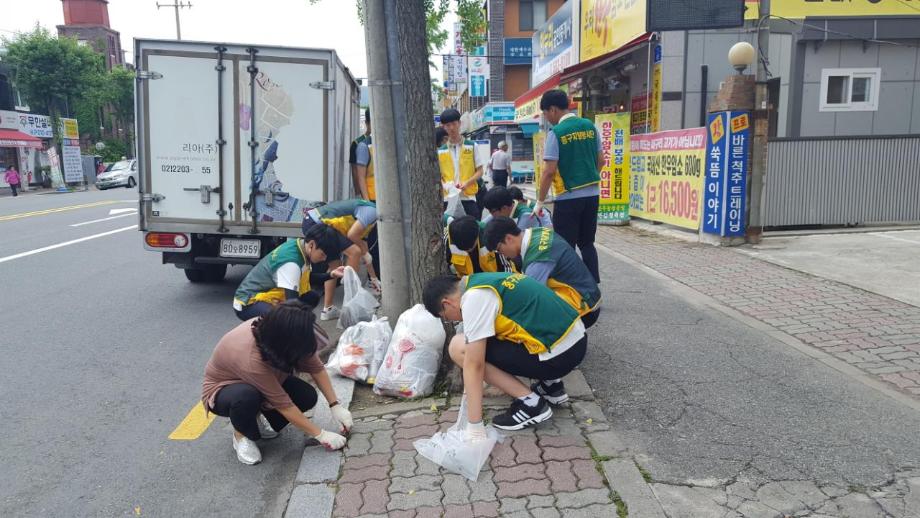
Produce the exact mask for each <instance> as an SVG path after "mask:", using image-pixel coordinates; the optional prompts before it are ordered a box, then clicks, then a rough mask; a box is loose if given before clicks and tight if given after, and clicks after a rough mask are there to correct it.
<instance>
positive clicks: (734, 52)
mask: <svg viewBox="0 0 920 518" xmlns="http://www.w3.org/2000/svg"><path fill="white" fill-rule="evenodd" d="M728 62H729V63H731V65H732V67H734V69H735V70H737V71H738V74H743V73H744V70H745V69H746V68H747V67H749V66H751V65H753V64H754V46H753V45H751V44H750V43H748V42H746V41H739V42H738V43H735V44H734V45H732V48H731V49H729V50H728Z"/></svg>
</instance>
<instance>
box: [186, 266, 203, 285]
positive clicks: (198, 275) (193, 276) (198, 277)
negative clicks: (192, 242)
mask: <svg viewBox="0 0 920 518" xmlns="http://www.w3.org/2000/svg"><path fill="white" fill-rule="evenodd" d="M183 271H184V272H185V278H186V279H188V280H189V281H191V282H196V283H197V282H204V281H205V271H204V270H199V269H198V268H185V269H184V270H183Z"/></svg>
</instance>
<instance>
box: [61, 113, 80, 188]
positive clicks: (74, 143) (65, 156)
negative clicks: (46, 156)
mask: <svg viewBox="0 0 920 518" xmlns="http://www.w3.org/2000/svg"><path fill="white" fill-rule="evenodd" d="M61 165H62V166H63V169H64V181H65V182H67V183H74V182H82V181H83V161H82V159H81V158H80V127H79V125H78V124H77V119H64V118H62V119H61Z"/></svg>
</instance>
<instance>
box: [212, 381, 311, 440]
mask: <svg viewBox="0 0 920 518" xmlns="http://www.w3.org/2000/svg"><path fill="white" fill-rule="evenodd" d="M281 388H283V389H284V391H285V392H287V393H288V395H289V396H291V401H293V402H294V404H295V405H297V408H299V409H300V411H301V412H306V411H307V410H310V409H311V408H313V407H314V406H316V400H317V395H316V389H314V388H313V386H312V385H310V384H309V383H307V382H306V381H304V380H302V379H300V378H298V377H296V376H289V377H288V379H286V380H284V383H282V384H281ZM262 400H263V397H262V393H260V392H259V391H258V389H256V388H255V387H253V386H252V385H249V384H248V383H236V384H234V385H227V386H226V387H224V388H222V389H220V391H219V392H218V393H217V396H216V397H215V398H214V408H212V409H211V411H212V412H214V413H215V414H217V415H219V416H221V417H229V418H230V423H231V424H232V425H233V429H234V430H236V431H237V432H240V433H241V434H243V435H245V436H246V437H247V438H249V439H251V440H253V441H258V440H259V439H261V438H262V435H261V434H260V433H259V425H258V424H257V423H256V418H257V417H258V416H259V413H261V414H262V415H264V416H265V418H266V419H268V423H269V424H270V425H272V430H274V431H276V432H280V431H281V429H282V428H284V427H285V426H287V425H288V420H287V419H285V418H284V416H283V415H281V412H279V411H277V410H262Z"/></svg>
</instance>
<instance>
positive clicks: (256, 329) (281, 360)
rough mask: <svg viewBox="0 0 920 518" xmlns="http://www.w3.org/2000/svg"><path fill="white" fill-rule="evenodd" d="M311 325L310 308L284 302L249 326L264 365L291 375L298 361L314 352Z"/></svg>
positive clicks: (296, 303) (313, 334) (294, 302)
mask: <svg viewBox="0 0 920 518" xmlns="http://www.w3.org/2000/svg"><path fill="white" fill-rule="evenodd" d="M315 323H316V316H314V315H313V307H312V306H309V305H307V304H304V303H303V302H301V301H299V300H297V299H291V300H286V301H284V302H282V303H281V304H278V305H277V306H275V307H273V308H272V309H271V311H269V312H268V313H266V314H265V315H262V316H261V317H259V318H258V319H257V320H256V321H255V322H253V323H252V336H253V337H255V339H256V346H257V347H258V348H259V352H260V353H261V355H262V359H263V360H265V362H267V363H268V364H269V365H271V366H272V367H274V368H276V369H278V370H280V371H282V372H287V373H293V372H294V368H295V367H296V366H297V364H298V363H300V361H301V360H303V359H304V358H306V357H307V356H310V355H312V354H313V353H315V352H316V331H315V330H314V328H313V326H314V324H315Z"/></svg>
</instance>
